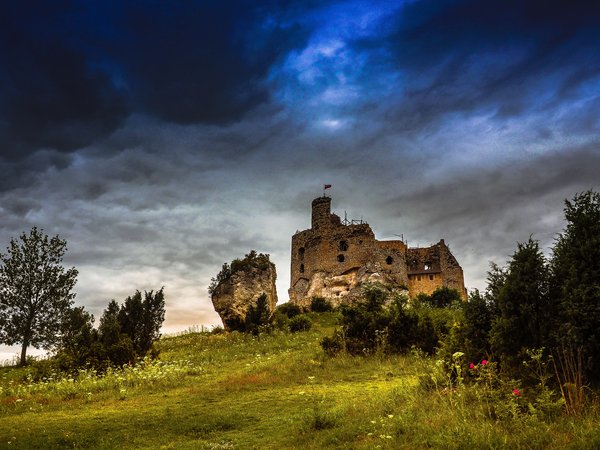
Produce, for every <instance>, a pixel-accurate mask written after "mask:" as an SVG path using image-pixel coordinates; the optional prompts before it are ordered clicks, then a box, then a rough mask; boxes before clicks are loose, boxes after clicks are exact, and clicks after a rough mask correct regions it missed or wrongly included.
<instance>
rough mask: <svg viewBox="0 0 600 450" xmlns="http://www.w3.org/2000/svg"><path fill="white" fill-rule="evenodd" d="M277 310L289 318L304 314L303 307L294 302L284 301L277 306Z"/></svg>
mask: <svg viewBox="0 0 600 450" xmlns="http://www.w3.org/2000/svg"><path fill="white" fill-rule="evenodd" d="M276 312H278V313H281V314H284V315H285V316H286V317H287V318H288V319H291V318H292V317H295V316H298V315H300V314H302V309H301V308H300V307H299V306H298V305H296V304H294V303H290V302H287V303H283V304H282V305H279V306H278V307H277V310H276Z"/></svg>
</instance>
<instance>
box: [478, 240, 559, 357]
mask: <svg viewBox="0 0 600 450" xmlns="http://www.w3.org/2000/svg"><path fill="white" fill-rule="evenodd" d="M499 273H502V272H496V274H495V275H496V276H497V278H502V277H500V275H498V274H499ZM503 278H504V279H503V280H502V281H503V283H502V285H501V287H499V291H498V293H497V305H496V307H497V308H498V314H499V315H498V317H496V319H495V320H494V323H493V325H492V330H491V335H490V341H491V344H492V348H493V349H494V351H496V352H498V353H499V354H500V355H502V356H503V357H504V359H505V362H507V363H508V365H509V366H510V365H512V364H516V362H517V358H518V357H519V356H521V353H522V351H523V350H524V349H527V348H529V349H533V348H540V347H543V346H544V345H546V344H547V332H548V327H547V325H548V318H549V313H550V311H549V308H548V306H549V304H550V302H549V298H548V267H547V265H546V261H545V258H544V255H543V254H542V252H541V251H540V249H539V245H538V242H537V241H535V240H533V239H532V238H531V237H530V238H529V240H528V241H527V242H525V243H519V244H517V250H516V251H515V253H514V254H513V256H512V259H511V261H510V262H509V264H508V269H507V271H506V272H505V273H503ZM496 287H498V286H496Z"/></svg>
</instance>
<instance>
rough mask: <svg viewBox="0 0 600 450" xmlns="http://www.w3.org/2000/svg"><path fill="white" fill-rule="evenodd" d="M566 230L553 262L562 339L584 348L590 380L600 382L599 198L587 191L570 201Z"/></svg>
mask: <svg viewBox="0 0 600 450" xmlns="http://www.w3.org/2000/svg"><path fill="white" fill-rule="evenodd" d="M564 212H565V219H566V221H567V226H566V228H565V230H564V231H563V233H562V234H560V235H559V237H558V239H557V241H556V244H555V246H554V249H553V258H552V262H551V268H552V277H551V292H552V295H553V297H554V298H555V299H556V300H557V302H558V304H559V308H560V314H557V318H558V319H559V320H558V321H559V323H558V324H557V327H556V328H557V330H558V336H557V337H558V339H559V341H560V343H561V344H563V345H565V346H567V347H569V348H570V349H571V350H575V349H577V348H581V350H582V351H583V356H584V360H585V361H584V366H585V367H586V372H587V373H586V375H587V376H588V378H589V379H590V381H594V382H599V381H600V193H597V192H593V191H587V192H584V193H582V194H577V195H575V197H574V198H573V201H568V200H566V201H565V210H564Z"/></svg>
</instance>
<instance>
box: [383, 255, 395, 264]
mask: <svg viewBox="0 0 600 450" xmlns="http://www.w3.org/2000/svg"><path fill="white" fill-rule="evenodd" d="M393 262H394V258H392V257H391V256H388V257H387V258H385V263H386V264H387V265H390V264H392V263H393Z"/></svg>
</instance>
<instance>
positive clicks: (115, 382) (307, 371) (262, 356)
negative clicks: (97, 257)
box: [0, 313, 600, 449]
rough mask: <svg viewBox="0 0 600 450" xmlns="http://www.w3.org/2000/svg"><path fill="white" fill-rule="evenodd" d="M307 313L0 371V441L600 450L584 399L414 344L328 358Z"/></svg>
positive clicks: (595, 415) (593, 412)
mask: <svg viewBox="0 0 600 450" xmlns="http://www.w3.org/2000/svg"><path fill="white" fill-rule="evenodd" d="M310 317H311V318H312V320H313V321H314V325H313V327H312V329H311V330H310V331H306V332H299V333H287V332H282V331H274V332H273V333H271V334H260V335H258V336H252V335H248V334H241V333H230V334H226V333H222V334H211V333H208V332H193V330H191V331H189V332H186V333H182V334H180V335H178V336H169V337H164V338H162V339H161V340H160V341H159V343H158V347H159V349H160V356H159V358H158V359H156V360H150V359H146V360H144V361H142V362H141V363H140V364H138V365H136V366H135V367H125V368H123V369H115V370H110V371H108V372H107V373H105V374H102V375H99V374H96V373H95V372H93V371H81V372H79V373H78V374H76V375H61V374H58V373H54V372H51V371H50V372H48V373H43V368H42V369H40V368H36V366H32V367H26V368H14V367H3V368H0V417H1V418H0V448H21V449H29V448H152V449H156V448H167V449H169V448H177V449H186V448H189V449H198V448H199V449H234V448H235V449H252V448H256V449H287V448H289V449H294V448H299V449H320V448H344V449H349V448H353V449H372V448H384V449H386V448H389V449H391V448H427V447H433V448H457V449H459V448H460V449H462V448H469V447H470V448H577V449H582V448H583V449H585V448H589V449H593V448H600V426H599V425H600V421H599V418H600V408H599V406H598V402H597V401H594V400H591V401H589V402H588V404H587V405H586V408H585V409H584V410H583V412H581V413H580V414H579V415H566V414H565V413H564V408H563V405H562V403H561V399H560V397H558V396H556V395H554V394H552V392H551V391H549V390H547V389H543V387H539V386H538V388H535V389H533V388H532V389H531V390H534V391H535V393H528V392H527V390H528V389H527V388H524V387H522V386H519V385H518V382H514V385H511V383H506V384H505V385H498V384H494V386H493V387H492V381H493V377H494V375H493V370H494V364H495V363H494V362H493V361H489V362H487V361H486V363H487V364H485V365H481V364H478V368H477V370H479V371H480V374H481V376H479V375H478V376H479V378H477V382H470V383H467V382H462V378H461V377H460V376H459V377H458V378H455V379H453V380H445V381H446V382H444V378H443V377H444V375H443V374H442V372H441V371H440V363H439V361H436V359H435V358H434V357H426V356H424V355H423V354H420V353H419V352H412V353H409V354H407V355H392V356H389V355H385V354H378V353H377V352H375V353H374V354H371V355H368V356H349V355H345V354H342V355H340V356H337V357H328V356H326V355H325V354H324V352H323V350H322V349H321V347H320V344H319V343H320V341H321V339H322V338H323V337H324V336H325V335H330V334H331V332H332V331H333V329H334V327H335V323H336V314H335V313H322V314H315V313H311V314H310ZM460 356H461V355H460V354H457V355H456V360H457V367H459V366H460V367H465V364H463V362H462V361H460ZM40 370H42V372H40ZM466 370H468V369H466ZM436 374H438V375H436ZM465 376H466V374H465ZM514 389H517V390H518V391H516V393H515V391H514ZM588 394H589V396H590V397H593V395H592V394H593V393H592V392H589V393H588Z"/></svg>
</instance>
